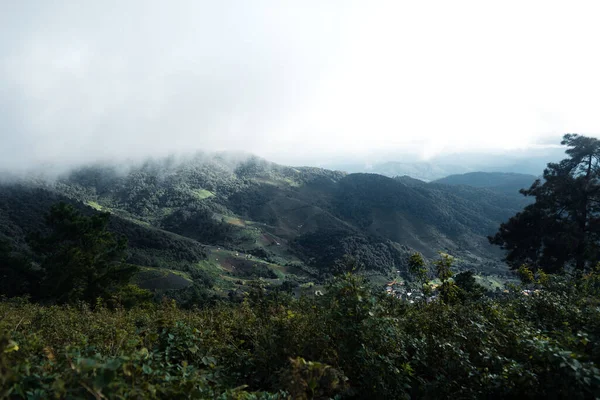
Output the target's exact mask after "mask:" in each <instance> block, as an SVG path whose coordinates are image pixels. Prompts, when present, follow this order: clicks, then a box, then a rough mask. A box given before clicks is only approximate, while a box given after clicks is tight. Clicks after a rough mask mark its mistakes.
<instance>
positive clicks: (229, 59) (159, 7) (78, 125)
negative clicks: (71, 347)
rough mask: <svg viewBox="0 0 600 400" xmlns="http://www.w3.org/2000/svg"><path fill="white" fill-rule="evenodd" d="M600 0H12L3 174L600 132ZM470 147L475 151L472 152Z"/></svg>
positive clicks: (492, 143)
mask: <svg viewBox="0 0 600 400" xmlns="http://www.w3.org/2000/svg"><path fill="white" fill-rule="evenodd" d="M597 8H598V6H597V5H596V4H595V3H593V2H589V3H588V2H581V3H577V2H575V3H573V4H570V6H569V8H568V9H563V8H562V7H560V6H559V5H555V4H548V2H542V1H539V2H538V1H531V2H510V1H509V2H503V3H502V4H501V5H493V6H492V5H485V4H482V3H481V2H475V1H472V2H471V1H468V2H466V1H463V2H452V3H447V2H441V1H440V2H419V3H418V4H416V3H415V2H395V1H389V2H387V1H381V2H376V3H375V4H374V3H373V2H366V1H365V2H359V1H342V0H339V1H331V2H317V1H304V2H291V1H290V2H288V1H253V2H246V1H220V2H208V1H180V2H175V3H172V4H171V3H169V4H167V3H164V2H158V1H105V2H89V3H86V4H83V3H82V2H73V1H57V2H41V3H40V2H35V1H25V0H24V1H19V2H7V4H4V5H3V13H2V15H1V16H0V26H2V28H1V29H2V35H0V121H1V122H2V126H3V128H2V130H1V132H0V170H1V171H7V172H9V173H13V174H14V173H18V172H19V171H25V170H38V171H39V170H44V171H47V170H48V169H51V170H56V171H64V170H65V169H66V168H70V167H72V166H76V165H82V164H88V163H95V162H104V163H113V162H123V161H128V162H139V161H140V160H143V159H145V158H146V157H162V156H166V155H169V154H181V153H186V154H190V153H194V152H196V151H204V152H215V151H228V152H244V153H251V154H256V155H258V156H261V157H264V158H267V159H269V160H272V161H275V162H278V163H281V164H290V165H335V164H336V163H337V164H341V163H347V162H360V163H363V164H369V163H375V162H385V161H401V160H412V161H431V160H435V159H436V158H439V157H445V156H450V155H457V154H463V153H476V154H488V153H495V154H498V153H500V154H511V153H514V152H520V153H519V154H523V157H528V155H529V153H528V152H529V151H530V150H531V151H533V150H535V149H539V148H552V146H555V145H556V144H558V142H559V141H560V139H559V138H560V135H562V134H563V133H566V132H578V133H582V134H587V135H592V136H598V134H599V133H600V121H599V120H598V118H597V110H598V109H600V97H599V96H598V95H597V94H598V93H599V92H600V77H599V76H598V74H597V71H598V70H599V69H600V60H599V56H598V55H597V52H594V51H592V49H593V48H595V38H597V37H600V26H599V25H598V24H597V23H596V21H595V20H594V17H595V15H598V13H597V12H598V11H599V10H598V9H597ZM459 158H460V157H459Z"/></svg>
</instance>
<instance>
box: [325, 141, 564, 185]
mask: <svg viewBox="0 0 600 400" xmlns="http://www.w3.org/2000/svg"><path fill="white" fill-rule="evenodd" d="M386 158H388V159H394V158H395V159H396V160H398V161H376V162H373V161H368V160H364V161H360V162H359V161H356V162H343V163H342V162H338V163H330V164H326V165H324V166H326V167H327V168H330V169H336V170H341V171H346V172H349V173H353V172H368V173H376V174H381V175H385V176H389V177H395V176H404V175H406V176H410V177H412V178H416V179H420V180H423V181H426V182H431V181H434V180H436V179H441V178H444V177H447V176H450V175H458V174H465V173H469V172H504V173H517V174H526V175H534V176H537V175H541V174H542V172H543V170H544V168H545V167H546V164H547V163H549V162H556V161H559V160H561V159H563V158H564V149H563V148H554V147H551V148H541V149H529V150H521V151H512V152H504V153H500V154H483V153H481V154H479V153H465V154H449V155H443V156H438V157H435V158H433V159H431V160H429V161H417V160H415V159H414V157H412V158H411V157H406V156H402V155H399V156H396V157H393V156H391V155H389V156H387V157H386Z"/></svg>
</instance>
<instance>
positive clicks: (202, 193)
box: [192, 189, 215, 200]
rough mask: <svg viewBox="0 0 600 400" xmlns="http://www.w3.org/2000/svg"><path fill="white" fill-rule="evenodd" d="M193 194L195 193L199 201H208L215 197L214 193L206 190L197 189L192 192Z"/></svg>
mask: <svg viewBox="0 0 600 400" xmlns="http://www.w3.org/2000/svg"><path fill="white" fill-rule="evenodd" d="M192 192H194V194H195V195H196V197H197V198H198V200H204V199H208V198H209V197H213V196H214V195H215V194H214V193H213V192H211V191H210V190H206V189H196V190H192Z"/></svg>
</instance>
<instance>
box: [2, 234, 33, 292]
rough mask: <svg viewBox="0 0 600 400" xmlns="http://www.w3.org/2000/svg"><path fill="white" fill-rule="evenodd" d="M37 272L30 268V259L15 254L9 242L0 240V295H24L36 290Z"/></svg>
mask: <svg viewBox="0 0 600 400" xmlns="http://www.w3.org/2000/svg"><path fill="white" fill-rule="evenodd" d="M39 279H40V277H39V273H38V271H35V270H33V268H31V261H30V260H29V259H27V258H26V257H24V256H22V255H16V254H14V252H13V249H12V247H11V245H10V243H9V242H7V241H3V240H0V295H4V296H7V297H14V296H25V295H27V294H29V293H31V292H35V291H37V287H38V286H39Z"/></svg>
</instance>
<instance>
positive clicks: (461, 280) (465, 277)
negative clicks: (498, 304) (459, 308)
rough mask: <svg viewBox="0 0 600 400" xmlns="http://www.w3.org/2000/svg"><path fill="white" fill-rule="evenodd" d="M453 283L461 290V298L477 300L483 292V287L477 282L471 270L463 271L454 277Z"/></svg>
mask: <svg viewBox="0 0 600 400" xmlns="http://www.w3.org/2000/svg"><path fill="white" fill-rule="evenodd" d="M454 283H455V284H456V286H458V288H459V289H460V290H461V292H460V295H459V297H460V298H461V299H462V300H477V299H480V298H482V297H483V295H484V294H485V288H484V287H483V286H481V285H480V284H479V283H477V280H476V279H475V273H474V272H473V271H463V272H461V273H459V274H457V275H456V276H455V277H454Z"/></svg>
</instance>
